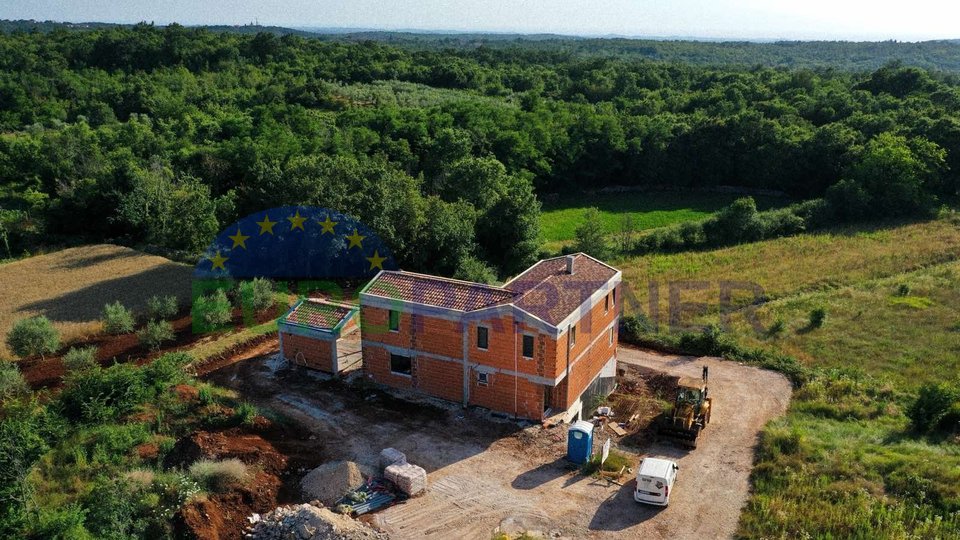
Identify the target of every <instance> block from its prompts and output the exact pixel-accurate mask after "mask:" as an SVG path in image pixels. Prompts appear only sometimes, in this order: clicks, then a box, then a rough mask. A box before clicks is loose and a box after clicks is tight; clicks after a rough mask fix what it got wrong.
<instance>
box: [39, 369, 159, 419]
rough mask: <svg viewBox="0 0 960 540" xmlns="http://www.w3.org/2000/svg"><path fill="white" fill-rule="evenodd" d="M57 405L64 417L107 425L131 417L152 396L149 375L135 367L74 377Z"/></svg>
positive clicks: (89, 372) (68, 378)
mask: <svg viewBox="0 0 960 540" xmlns="http://www.w3.org/2000/svg"><path fill="white" fill-rule="evenodd" d="M65 382H66V385H65V387H64V389H63V391H62V392H61V393H60V397H59V398H58V400H57V402H58V404H59V405H60V407H61V410H62V411H63V414H64V416H66V417H67V418H70V419H72V420H79V421H82V422H105V421H110V420H116V419H117V418H119V417H121V416H124V415H126V414H129V413H130V412H132V411H133V410H134V408H135V407H136V406H137V405H139V404H140V403H143V402H144V401H145V400H146V399H147V398H149V397H150V396H151V395H152V392H151V390H152V389H151V388H150V387H149V386H148V385H147V384H146V380H145V371H144V370H143V369H140V368H138V367H136V366H134V365H131V364H116V365H113V366H110V367H108V368H104V369H100V368H96V369H92V370H89V371H84V372H80V373H70V374H68V375H67V377H66V380H65Z"/></svg>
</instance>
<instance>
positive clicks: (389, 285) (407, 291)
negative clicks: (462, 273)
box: [365, 254, 617, 325]
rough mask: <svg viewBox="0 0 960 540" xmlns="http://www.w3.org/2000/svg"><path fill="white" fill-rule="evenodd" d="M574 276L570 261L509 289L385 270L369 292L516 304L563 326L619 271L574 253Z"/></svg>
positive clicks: (476, 304) (454, 304)
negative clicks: (563, 322) (568, 271)
mask: <svg viewBox="0 0 960 540" xmlns="http://www.w3.org/2000/svg"><path fill="white" fill-rule="evenodd" d="M574 257H575V259H574V273H573V274H568V273H567V259H566V257H556V258H553V259H546V260H543V261H540V262H538V263H537V264H535V265H533V266H531V267H530V268H529V269H527V270H526V271H525V272H523V273H522V274H520V275H519V276H517V277H516V278H514V279H513V280H512V281H510V282H508V283H507V284H506V285H505V286H503V287H493V286H490V285H482V284H479V283H471V282H468V281H460V280H453V279H446V278H441V277H436V276H429V275H425V274H416V273H412V272H390V271H388V272H381V273H380V274H379V275H378V277H377V278H375V279H374V280H373V281H372V282H371V283H370V285H369V286H368V287H367V289H366V291H365V293H366V294H370V295H375V296H381V297H385V298H392V299H396V300H403V301H409V302H416V303H419V304H426V305H429V306H435V307H440V308H445V309H452V310H457V311H474V310H478V309H483V308H486V307H490V306H494V305H499V304H509V303H512V304H514V305H515V306H517V307H518V308H520V309H522V310H524V311H526V312H528V313H530V314H532V315H534V316H536V317H539V318H540V319H543V320H544V321H546V322H547V323H549V324H552V325H557V324H559V323H560V322H562V321H563V320H564V319H565V318H567V316H568V315H570V314H571V313H573V312H574V311H575V310H576V309H577V308H578V307H580V305H582V304H583V303H584V302H585V301H586V300H587V299H588V298H590V296H591V295H592V294H593V293H594V292H596V291H597V289H599V288H600V287H602V286H603V285H604V284H606V283H607V282H608V281H610V279H611V278H613V277H614V276H615V275H616V273H617V271H616V270H615V269H613V268H611V267H609V266H607V265H605V264H603V263H601V262H599V261H597V260H596V259H593V258H591V257H588V256H586V255H584V254H577V255H574Z"/></svg>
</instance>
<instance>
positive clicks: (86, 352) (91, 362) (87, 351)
mask: <svg viewBox="0 0 960 540" xmlns="http://www.w3.org/2000/svg"><path fill="white" fill-rule="evenodd" d="M63 365H64V367H66V368H67V371H85V370H88V369H93V368H95V367H97V366H99V365H100V364H99V363H98V362H97V348H96V347H93V346H90V347H80V348H78V347H71V348H70V350H69V351H67V354H65V355H63Z"/></svg>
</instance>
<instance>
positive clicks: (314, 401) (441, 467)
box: [210, 349, 790, 540]
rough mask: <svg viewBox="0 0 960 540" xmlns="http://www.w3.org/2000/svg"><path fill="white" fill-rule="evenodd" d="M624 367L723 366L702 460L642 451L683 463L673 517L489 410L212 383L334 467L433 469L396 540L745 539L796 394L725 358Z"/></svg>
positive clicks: (554, 434)
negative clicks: (523, 534)
mask: <svg viewBox="0 0 960 540" xmlns="http://www.w3.org/2000/svg"><path fill="white" fill-rule="evenodd" d="M620 360H621V362H623V363H629V364H635V365H638V366H643V367H647V368H653V369H657V370H663V371H666V372H668V373H671V374H675V375H690V376H695V377H698V376H699V375H700V370H701V369H702V366H703V365H704V364H706V365H708V366H710V370H711V393H712V394H713V395H714V396H715V397H714V407H715V412H714V414H713V417H712V420H711V424H710V426H709V427H708V428H707V430H705V431H704V434H703V435H702V437H703V438H702V442H701V444H700V445H699V447H698V448H697V449H696V450H694V451H692V452H689V453H688V452H687V451H685V450H682V449H679V448H675V447H673V446H669V445H665V444H659V443H656V442H651V443H649V444H647V445H646V446H645V447H644V448H642V449H641V450H642V451H643V452H645V453H647V454H650V455H657V456H669V457H671V458H674V459H677V460H678V461H679V463H680V467H681V471H680V475H679V477H678V481H677V485H676V487H675V491H674V494H673V496H672V497H671V504H670V506H669V507H668V508H666V509H657V508H650V507H644V506H641V505H639V504H637V503H636V502H634V501H633V498H632V494H633V489H634V486H635V482H634V481H628V482H626V484H625V485H624V486H622V487H621V486H617V485H615V484H610V483H608V482H606V481H605V480H597V479H594V478H592V477H587V476H583V475H582V474H579V472H578V471H577V470H576V468H574V467H571V466H570V465H569V464H568V463H567V462H566V460H565V459H564V453H565V444H566V434H565V432H564V431H563V429H562V428H557V429H554V430H542V429H541V428H539V427H533V428H528V429H527V430H521V429H520V427H519V426H518V425H517V424H515V423H513V422H506V421H501V422H492V421H491V420H490V418H489V417H488V416H487V415H486V414H485V413H484V412H483V411H479V410H475V409H468V410H463V409H461V408H460V407H458V406H456V405H452V404H449V405H441V406H435V405H432V404H430V403H424V404H415V403H410V402H407V401H404V400H400V399H396V398H395V397H392V396H390V395H385V394H382V393H377V392H374V391H373V390H369V389H357V388H355V387H351V386H348V385H343V384H340V383H335V382H332V381H322V380H319V379H317V378H315V377H314V376H312V375H311V374H309V373H307V372H305V371H304V370H303V369H302V368H290V367H286V366H283V365H282V364H281V363H278V362H277V361H276V360H275V359H273V358H258V359H252V360H248V361H244V362H240V363H237V364H234V365H231V366H226V367H224V368H223V369H221V370H218V371H217V372H216V373H213V374H211V375H210V378H212V379H213V380H214V381H216V382H217V383H219V384H223V385H226V386H232V387H234V388H236V389H238V390H239V391H240V392H241V393H242V394H243V395H244V398H245V399H250V400H252V401H254V402H255V403H257V404H258V405H261V406H266V407H270V408H273V409H275V410H279V411H281V412H283V413H284V415H286V416H288V417H289V418H292V419H294V420H296V421H297V422H298V423H300V424H302V425H303V426H305V428H306V429H308V430H309V431H311V432H313V433H315V434H316V442H317V452H318V453H322V454H323V456H324V457H325V458H326V459H351V460H354V461H358V462H361V463H366V464H368V465H374V466H375V465H376V461H377V454H378V452H379V451H380V449H382V448H385V447H387V446H393V447H395V448H398V449H399V450H401V451H403V452H404V453H406V455H407V458H408V459H409V461H411V462H412V463H416V464H418V465H421V466H423V467H424V468H425V469H426V470H427V472H428V473H429V478H428V481H429V486H430V487H429V489H428V492H427V493H426V494H425V495H423V496H420V497H417V498H414V499H411V500H409V501H407V502H406V503H405V504H402V505H399V506H394V507H392V508H389V509H386V510H384V511H382V512H379V513H377V514H376V515H374V516H372V517H371V519H372V522H373V524H375V525H376V526H378V527H380V528H382V529H383V530H385V531H386V532H388V533H390V535H391V537H392V538H397V539H406V538H427V539H448V538H461V539H465V540H471V539H477V540H487V539H489V538H490V537H491V536H492V533H493V531H494V529H496V528H497V527H501V528H503V529H505V530H508V531H524V530H536V531H541V532H542V533H544V534H545V535H549V536H553V537H561V538H723V537H729V536H731V535H732V534H733V533H734V531H735V530H736V525H737V520H738V518H739V515H740V509H741V507H742V506H743V504H744V502H745V501H746V498H747V495H748V487H749V486H748V476H749V473H750V468H751V465H752V462H753V451H752V449H753V446H754V444H755V442H756V437H757V433H758V432H759V430H760V429H761V427H762V426H763V425H764V424H765V423H766V422H767V421H768V420H769V419H771V418H773V417H775V416H777V415H780V414H782V413H783V412H784V411H785V410H786V406H787V403H788V401H789V397H790V384H789V383H788V382H787V380H786V379H785V378H784V377H782V376H780V375H778V374H776V373H772V372H768V371H764V370H760V369H756V368H752V367H746V366H740V365H738V364H736V363H733V362H725V361H722V360H717V359H695V358H685V357H678V356H661V355H656V354H653V353H649V352H645V351H638V350H632V349H621V350H620ZM531 433H532V434H534V435H533V436H530V434H531ZM636 459H639V456H637V457H636Z"/></svg>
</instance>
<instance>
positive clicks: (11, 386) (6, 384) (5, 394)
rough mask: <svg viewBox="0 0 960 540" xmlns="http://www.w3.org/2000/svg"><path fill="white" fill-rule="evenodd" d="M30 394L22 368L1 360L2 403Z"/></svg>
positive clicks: (0, 396) (0, 389) (0, 390)
mask: <svg viewBox="0 0 960 540" xmlns="http://www.w3.org/2000/svg"><path fill="white" fill-rule="evenodd" d="M29 392H30V389H29V388H28V387H27V382H26V381H25V380H24V379H23V374H21V373H20V368H18V367H17V365H16V364H14V363H13V362H8V361H6V360H0V401H6V400H7V399H10V398H15V397H20V396H23V395H26V394H28V393H29Z"/></svg>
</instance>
